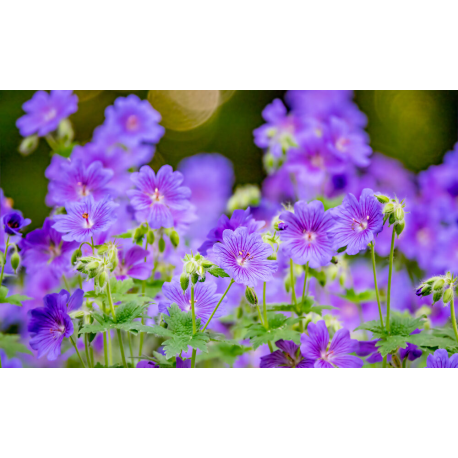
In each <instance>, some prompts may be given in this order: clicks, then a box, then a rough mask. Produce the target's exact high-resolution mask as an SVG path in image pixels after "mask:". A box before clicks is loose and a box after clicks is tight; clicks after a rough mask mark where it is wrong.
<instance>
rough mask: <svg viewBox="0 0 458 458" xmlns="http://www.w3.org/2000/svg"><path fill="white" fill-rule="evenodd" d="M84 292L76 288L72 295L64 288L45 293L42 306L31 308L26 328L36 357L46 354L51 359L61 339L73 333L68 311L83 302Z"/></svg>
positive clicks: (58, 351) (56, 353)
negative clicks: (55, 291) (35, 351)
mask: <svg viewBox="0 0 458 458" xmlns="http://www.w3.org/2000/svg"><path fill="white" fill-rule="evenodd" d="M83 296H84V292H83V290H81V289H77V290H76V291H75V292H74V293H73V295H72V296H71V297H70V294H69V292H68V291H66V290H64V289H63V290H61V291H60V292H59V293H53V294H47V295H46V296H45V297H44V299H43V302H44V304H45V306H44V307H39V308H36V309H33V310H31V312H30V314H31V317H32V318H31V320H30V323H29V327H28V330H29V332H30V334H31V336H32V338H31V339H30V346H31V347H32V349H34V350H37V351H38V358H41V357H42V356H43V355H46V354H48V359H49V360H50V361H53V360H55V359H57V358H58V356H59V355H60V352H61V345H62V341H63V340H64V338H65V337H70V336H71V335H72V334H73V323H72V320H71V318H70V315H69V313H70V312H71V311H74V310H77V309H78V308H80V307H81V305H82V303H83Z"/></svg>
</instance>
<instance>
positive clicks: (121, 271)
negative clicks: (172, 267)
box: [114, 245, 153, 280]
mask: <svg viewBox="0 0 458 458" xmlns="http://www.w3.org/2000/svg"><path fill="white" fill-rule="evenodd" d="M118 259H119V263H118V266H117V267H116V270H115V271H114V273H115V275H116V278H117V279H118V280H125V279H126V278H127V277H131V278H136V279H138V280H146V279H148V278H149V276H150V275H151V272H152V270H153V263H152V262H151V259H150V254H149V251H147V250H145V249H143V248H142V247H140V246H138V245H134V246H133V247H131V248H129V249H127V248H125V247H121V248H119V249H118ZM145 259H146V261H145Z"/></svg>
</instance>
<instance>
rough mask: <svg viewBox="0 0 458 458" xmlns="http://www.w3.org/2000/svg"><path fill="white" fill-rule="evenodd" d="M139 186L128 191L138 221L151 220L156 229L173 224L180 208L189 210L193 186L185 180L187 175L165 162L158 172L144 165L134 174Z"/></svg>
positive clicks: (135, 181) (132, 177)
mask: <svg viewBox="0 0 458 458" xmlns="http://www.w3.org/2000/svg"><path fill="white" fill-rule="evenodd" d="M131 179H132V181H133V182H134V184H135V185H136V186H137V188H138V189H132V190H129V191H127V194H128V195H129V196H130V198H131V203H132V206H133V207H134V209H135V210H136V218H137V220H138V221H141V222H143V221H147V222H148V223H149V225H150V227H151V228H152V229H159V228H161V227H165V228H168V227H173V226H174V224H176V222H174V217H175V216H176V212H179V211H184V210H188V209H189V207H190V202H189V199H190V197H191V190H190V189H189V188H188V187H186V186H181V184H182V183H183V175H182V174H181V173H180V172H174V171H173V169H172V167H171V166H170V165H164V166H163V167H161V168H160V169H159V172H157V174H155V173H154V171H153V170H152V169H151V167H149V166H147V165H144V166H143V167H142V168H141V169H140V172H134V173H132V174H131Z"/></svg>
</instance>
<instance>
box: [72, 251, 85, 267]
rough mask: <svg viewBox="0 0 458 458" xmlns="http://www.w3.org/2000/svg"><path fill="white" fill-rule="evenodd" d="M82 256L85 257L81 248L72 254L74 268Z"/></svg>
mask: <svg viewBox="0 0 458 458" xmlns="http://www.w3.org/2000/svg"><path fill="white" fill-rule="evenodd" d="M81 256H83V252H82V251H81V248H77V249H76V250H75V251H74V252H73V254H72V266H74V265H75V264H76V263H77V261H78V258H81Z"/></svg>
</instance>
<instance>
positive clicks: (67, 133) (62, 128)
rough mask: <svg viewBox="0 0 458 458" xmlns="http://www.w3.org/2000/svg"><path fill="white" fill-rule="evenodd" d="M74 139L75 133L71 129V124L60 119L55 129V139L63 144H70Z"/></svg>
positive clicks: (66, 120)
mask: <svg viewBox="0 0 458 458" xmlns="http://www.w3.org/2000/svg"><path fill="white" fill-rule="evenodd" d="M74 137H75V132H74V130H73V127H72V123H71V122H70V121H69V120H68V119H67V118H65V119H62V121H61V122H60V123H59V127H58V128H57V138H59V139H60V140H63V141H64V142H67V143H70V142H71V141H72V140H73V138H74Z"/></svg>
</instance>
